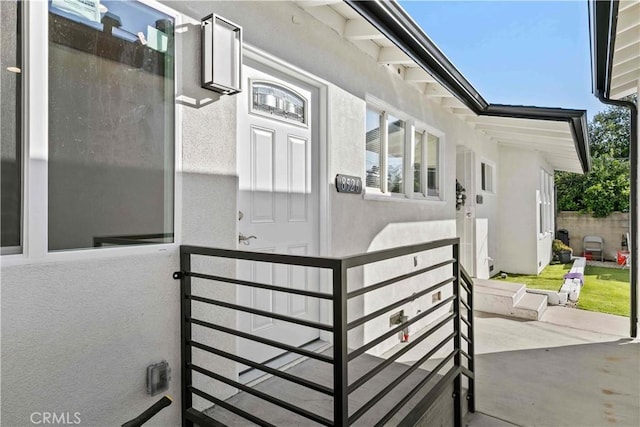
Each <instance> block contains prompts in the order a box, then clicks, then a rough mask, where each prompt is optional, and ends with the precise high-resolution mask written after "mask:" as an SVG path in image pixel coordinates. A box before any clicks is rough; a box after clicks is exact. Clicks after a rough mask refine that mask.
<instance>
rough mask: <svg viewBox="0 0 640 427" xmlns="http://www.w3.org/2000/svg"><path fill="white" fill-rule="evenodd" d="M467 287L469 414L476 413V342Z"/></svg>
mask: <svg viewBox="0 0 640 427" xmlns="http://www.w3.org/2000/svg"><path fill="white" fill-rule="evenodd" d="M467 285H468V287H469V292H468V293H467V303H468V305H469V315H468V319H467V320H469V323H470V324H471V327H470V328H468V333H467V337H468V338H469V343H468V347H467V349H468V350H469V356H470V357H471V359H469V370H470V371H471V372H472V373H473V378H469V391H468V392H467V402H468V408H469V412H475V411H476V379H475V373H476V350H475V345H476V344H475V342H476V341H475V337H474V331H475V328H476V326H475V325H476V324H475V321H474V316H473V282H471V281H469V283H467Z"/></svg>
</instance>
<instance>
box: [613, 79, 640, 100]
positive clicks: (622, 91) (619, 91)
mask: <svg viewBox="0 0 640 427" xmlns="http://www.w3.org/2000/svg"><path fill="white" fill-rule="evenodd" d="M637 91H638V82H637V81H631V82H628V83H626V84H623V85H620V86H613V84H612V85H611V91H610V92H611V96H615V97H616V98H624V97H625V96H629V95H631V94H634V93H636V92H637Z"/></svg>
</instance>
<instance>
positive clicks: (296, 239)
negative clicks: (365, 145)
mask: <svg viewBox="0 0 640 427" xmlns="http://www.w3.org/2000/svg"><path fill="white" fill-rule="evenodd" d="M243 72H244V78H245V82H244V84H245V86H244V87H245V88H246V89H245V90H244V91H243V92H242V93H241V94H240V95H238V96H239V98H238V111H239V114H238V172H239V197H238V208H239V210H240V213H239V218H240V217H241V219H240V220H239V223H238V231H239V233H240V234H241V235H242V236H244V237H245V238H246V240H243V241H239V246H238V247H239V249H242V250H250V251H260V252H271V253H280V254H292V255H318V252H319V251H318V248H319V221H318V217H319V212H318V211H319V206H318V167H317V163H318V161H317V158H318V156H317V154H318V143H317V137H316V133H315V118H316V117H317V116H318V109H317V98H318V96H317V90H315V89H314V88H312V87H307V86H305V85H304V84H302V83H300V82H297V81H295V80H293V79H291V78H288V77H286V76H284V75H281V74H278V73H276V72H273V71H269V72H267V71H266V68H265V69H264V70H262V69H260V70H258V69H256V68H252V67H249V66H245V67H244V68H243ZM252 236H255V237H252ZM239 237H240V236H239ZM238 277H239V278H240V279H243V280H251V281H254V282H259V283H265V284H270V285H277V286H283V287H291V288H300V289H307V290H311V291H317V290H318V287H319V272H318V271H317V269H315V270H314V269H308V268H304V267H294V266H287V265H279V264H270V263H261V262H247V261H243V262H239V263H238ZM238 302H239V304H240V305H244V306H248V307H252V308H255V309H258V310H264V311H268V312H275V313H278V314H284V315H287V316H293V317H296V318H299V319H305V320H311V321H318V320H319V304H318V300H317V299H314V298H307V297H303V296H299V295H291V294H288V293H283V292H275V291H270V290H264V289H256V288H250V287H246V286H239V287H238ZM238 326H239V328H240V330H242V331H245V332H249V333H251V334H254V335H259V336H261V337H264V338H269V339H273V340H276V341H280V342H284V343H287V344H289V345H294V346H301V345H303V344H306V343H308V342H310V341H313V340H315V339H317V338H318V336H319V331H318V330H316V329H312V328H307V327H304V326H299V325H295V324H293V323H289V322H284V321H280V320H274V319H270V318H268V317H264V316H258V315H254V314H248V313H240V315H239V318H238ZM282 353H283V351H282V350H280V349H277V348H273V347H269V346H266V345H262V344H257V343H255V342H251V341H248V340H245V339H240V338H239V339H238V354H239V355H240V356H242V357H248V358H249V359H252V360H255V361H260V362H264V361H266V360H269V359H272V358H274V357H275V356H277V355H279V354H282Z"/></svg>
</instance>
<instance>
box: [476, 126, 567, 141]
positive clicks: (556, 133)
mask: <svg viewBox="0 0 640 427" xmlns="http://www.w3.org/2000/svg"><path fill="white" fill-rule="evenodd" d="M476 129H480V130H486V131H489V132H491V133H493V132H497V133H511V134H517V135H533V136H541V137H542V136H551V137H557V138H566V139H571V138H572V135H571V132H570V131H569V126H567V129H566V130H564V131H561V130H549V129H535V128H523V127H513V126H499V125H485V124H481V123H478V124H477V125H476Z"/></svg>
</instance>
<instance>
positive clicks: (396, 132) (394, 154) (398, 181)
mask: <svg viewBox="0 0 640 427" xmlns="http://www.w3.org/2000/svg"><path fill="white" fill-rule="evenodd" d="M387 126H388V142H387V164H388V170H387V188H388V191H389V192H390V193H403V192H404V189H403V182H402V181H403V179H402V178H403V176H402V175H403V171H404V147H405V134H404V129H405V123H404V122H403V121H402V120H399V119H397V118H396V117H393V116H392V115H389V116H388V118H387Z"/></svg>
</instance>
